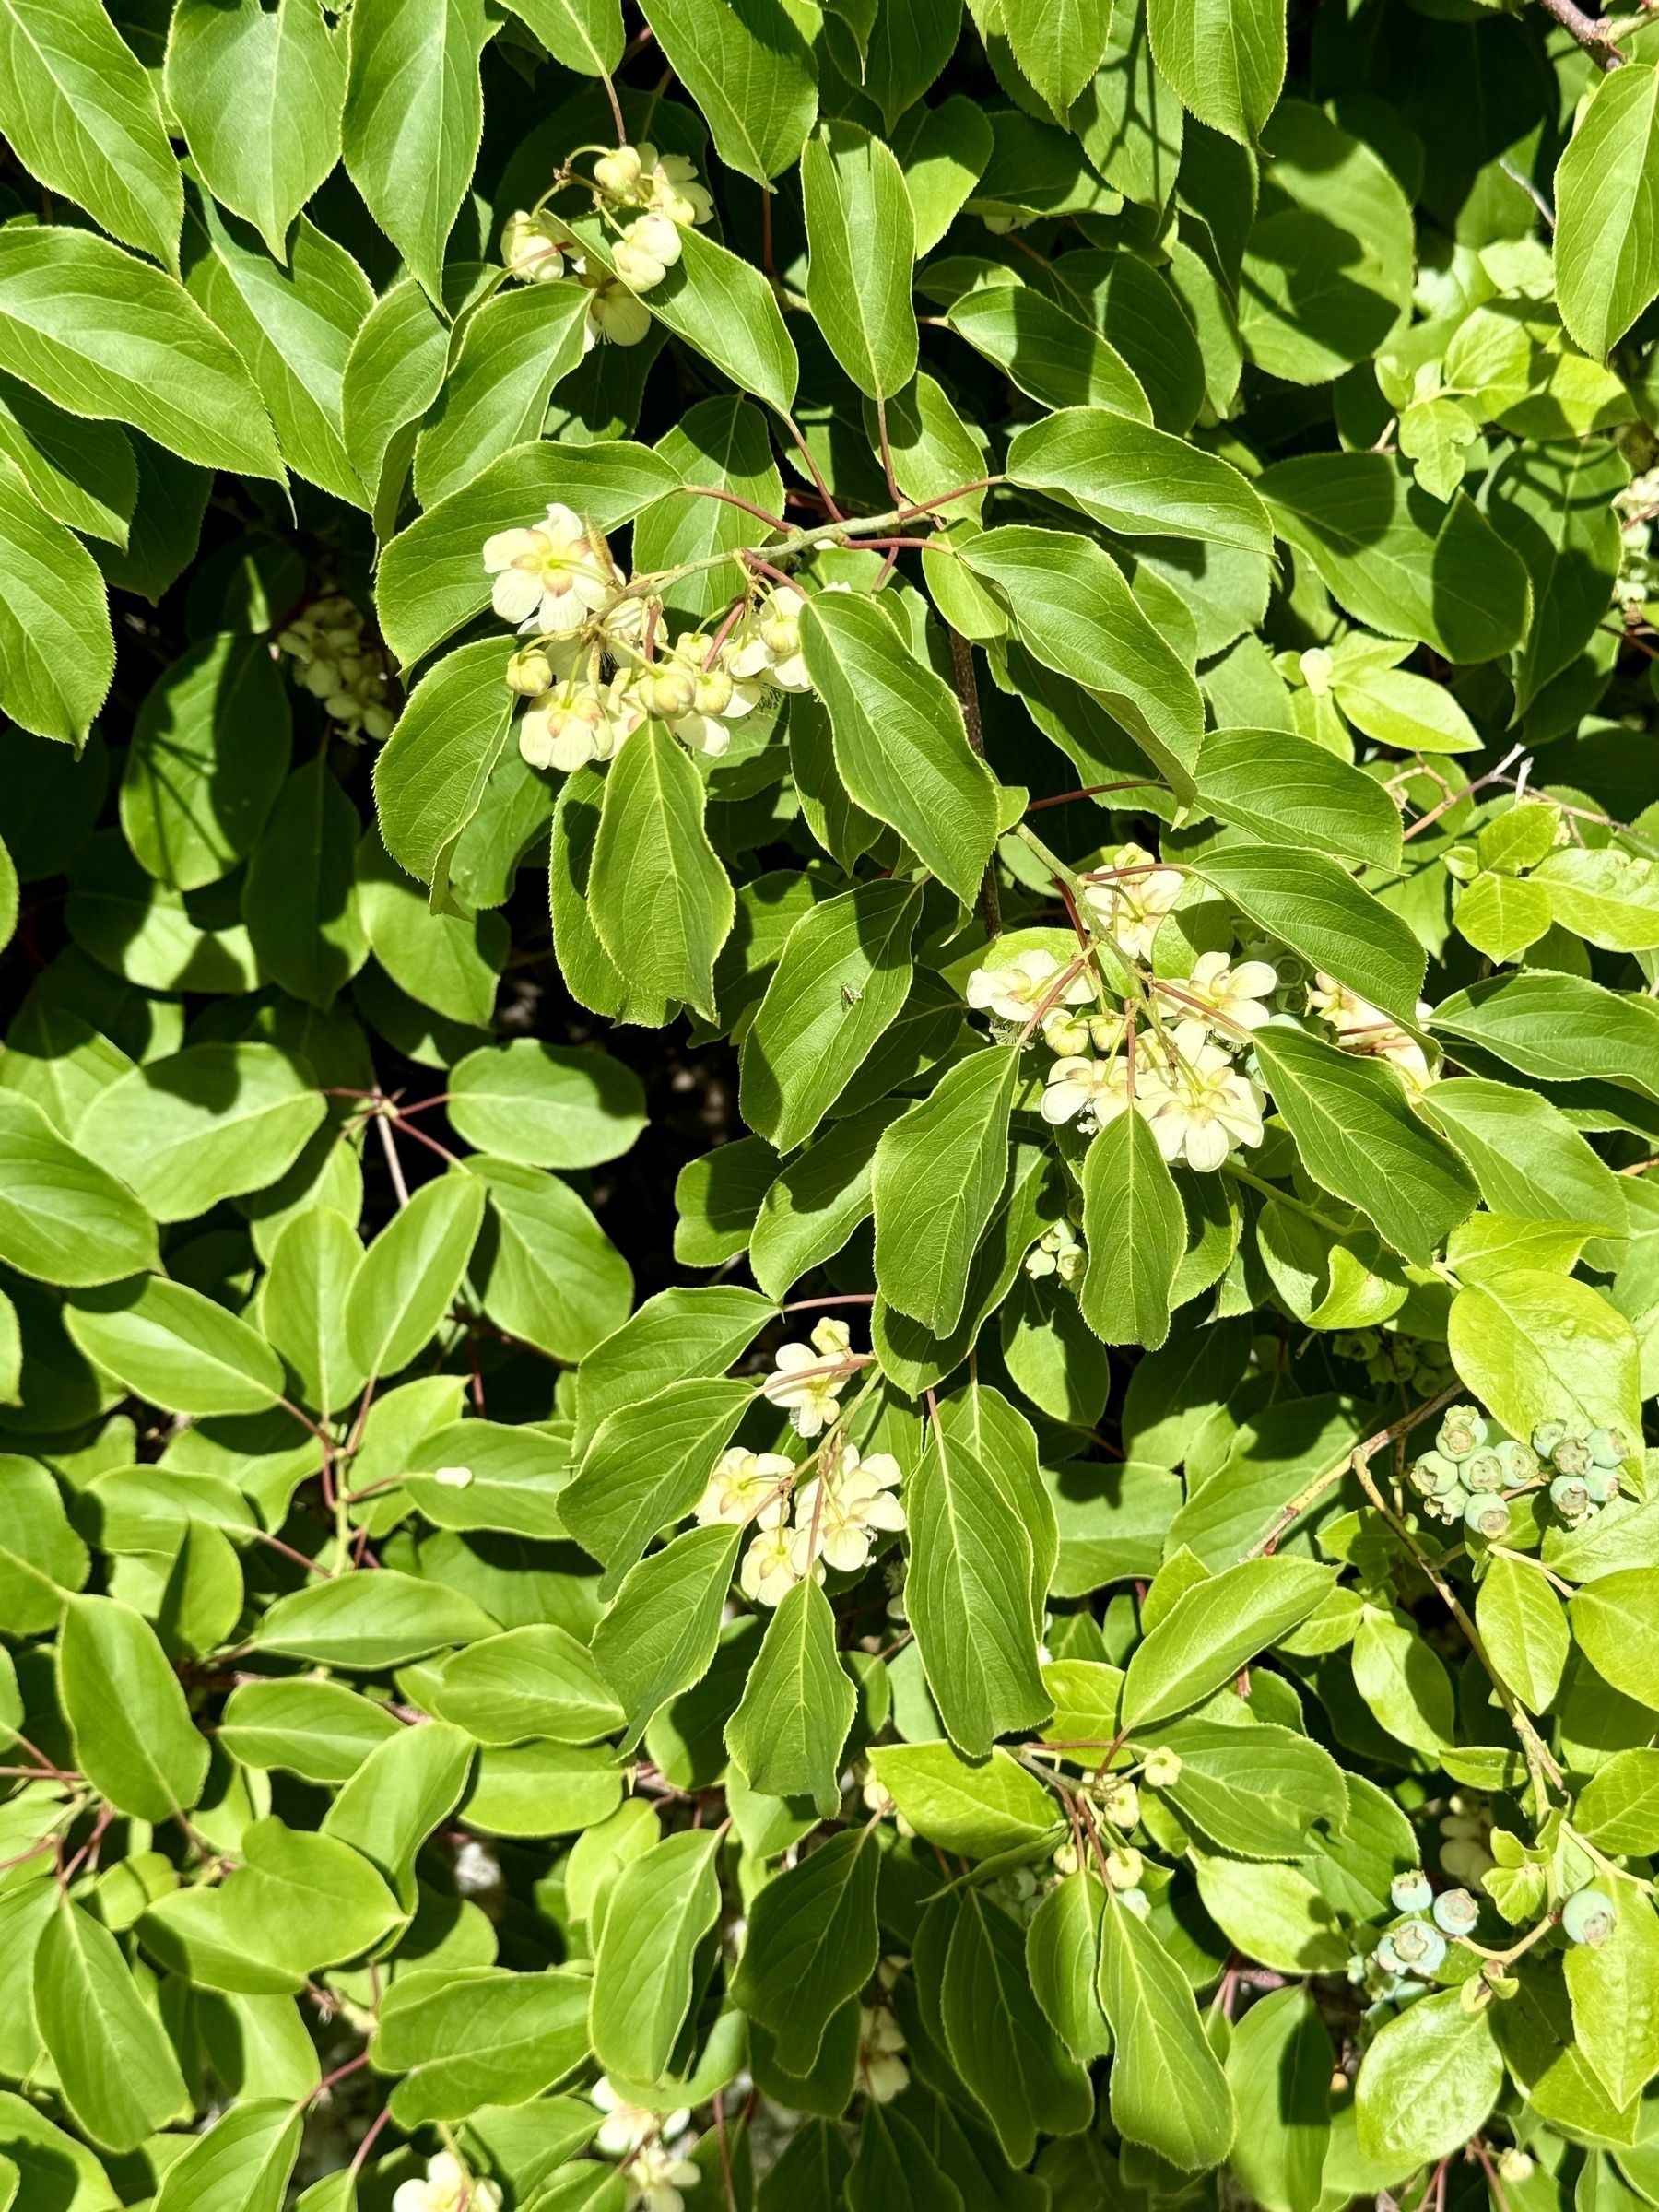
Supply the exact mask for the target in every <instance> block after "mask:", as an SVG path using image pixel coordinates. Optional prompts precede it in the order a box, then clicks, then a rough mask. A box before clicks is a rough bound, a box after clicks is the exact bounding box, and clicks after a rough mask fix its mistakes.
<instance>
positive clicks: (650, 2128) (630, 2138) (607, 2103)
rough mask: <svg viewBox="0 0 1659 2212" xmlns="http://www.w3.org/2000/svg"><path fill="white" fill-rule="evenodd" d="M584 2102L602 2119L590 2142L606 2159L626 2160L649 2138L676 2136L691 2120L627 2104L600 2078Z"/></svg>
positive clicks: (682, 2114)
mask: <svg viewBox="0 0 1659 2212" xmlns="http://www.w3.org/2000/svg"><path fill="white" fill-rule="evenodd" d="M588 2100H589V2102H590V2103H593V2104H596V2105H597V2106H598V2107H599V2110H600V2111H601V2112H603V2113H605V2115H606V2119H605V2122H604V2124H603V2125H602V2126H601V2128H600V2130H599V2133H598V2134H597V2135H596V2136H594V2144H595V2146H596V2147H598V2148H599V2149H600V2150H602V2151H604V2153H605V2155H606V2158H607V2159H620V2158H626V2157H627V2156H628V2155H629V2152H630V2151H636V2150H638V2149H639V2147H640V2146H641V2144H642V2143H648V2142H649V2141H650V2140H651V2138H652V2136H658V2135H662V2136H677V2135H678V2134H679V2132H680V2130H681V2128H683V2127H684V2126H685V2125H686V2124H687V2123H688V2121H689V2119H690V2117H691V2114H690V2112H687V2111H681V2112H664V2113H660V2114H659V2113H656V2112H651V2111H648V2110H647V2108H646V2107H645V2106H643V2105H639V2104H629V2103H628V2102H627V2101H626V2100H625V2099H624V2098H623V2097H622V2096H621V2095H620V2094H619V2093H618V2090H617V2089H616V2088H614V2087H613V2086H612V2084H611V2082H610V2079H609V2077H607V2076H606V2075H604V2074H601V2075H600V2077H599V2078H598V2080H597V2081H596V2082H595V2083H594V2086H593V2088H591V2089H590V2090H589V2091H588Z"/></svg>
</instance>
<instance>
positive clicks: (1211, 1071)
mask: <svg viewBox="0 0 1659 2212" xmlns="http://www.w3.org/2000/svg"><path fill="white" fill-rule="evenodd" d="M1173 1045H1174V1050H1173V1053H1172V1054H1171V1057H1170V1059H1169V1060H1168V1061H1167V1062H1166V1064H1165V1065H1163V1066H1162V1067H1161V1068H1160V1069H1159V1078H1160V1083H1161V1088H1162V1094H1163V1095H1162V1096H1161V1097H1160V1098H1159V1099H1158V1100H1156V1102H1155V1103H1154V1102H1147V1101H1143V1100H1140V1099H1139V1097H1138V1096H1137V1100H1136V1102H1137V1104H1142V1105H1143V1110H1144V1111H1145V1112H1147V1119H1148V1121H1149V1122H1150V1123H1151V1124H1152V1134H1153V1135H1154V1136H1155V1137H1156V1138H1157V1140H1158V1148H1159V1151H1160V1152H1161V1153H1162V1154H1163V1156H1164V1158H1165V1159H1167V1160H1170V1161H1171V1162H1173V1161H1175V1160H1179V1159H1184V1160H1185V1161H1186V1163H1187V1165H1188V1167H1190V1168H1196V1169H1198V1170H1199V1171H1201V1172H1204V1173H1213V1172H1214V1171H1215V1170H1216V1169H1218V1167H1219V1166H1220V1165H1221V1163H1222V1161H1223V1160H1224V1159H1226V1158H1227V1156H1228V1154H1229V1153H1230V1151H1231V1150H1232V1149H1233V1147H1234V1146H1235V1145H1259V1144H1260V1143H1261V1141H1262V1107H1263V1105H1264V1103H1265V1101H1264V1099H1263V1096H1262V1092H1261V1091H1260V1089H1259V1088H1257V1086H1256V1085H1255V1084H1254V1083H1253V1082H1252V1081H1251V1080H1250V1078H1249V1077H1247V1076H1241V1074H1240V1073H1239V1071H1238V1069H1237V1068H1236V1067H1235V1066H1234V1065H1233V1063H1232V1057H1231V1054H1230V1053H1227V1052H1224V1051H1223V1050H1222V1048H1221V1046H1220V1045H1218V1044H1211V1043H1209V1042H1208V1041H1207V1040H1206V1034H1205V1029H1204V1024H1203V1023H1202V1022H1198V1021H1183V1022H1182V1023H1180V1024H1179V1026H1178V1027H1177V1028H1176V1030H1175V1031H1174V1035H1173ZM1136 1090H1137V1093H1138V1091H1139V1084H1138V1081H1137V1084H1136Z"/></svg>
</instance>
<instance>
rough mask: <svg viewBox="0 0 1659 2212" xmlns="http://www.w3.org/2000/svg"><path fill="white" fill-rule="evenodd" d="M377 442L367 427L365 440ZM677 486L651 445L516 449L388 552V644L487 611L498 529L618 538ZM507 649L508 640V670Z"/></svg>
mask: <svg viewBox="0 0 1659 2212" xmlns="http://www.w3.org/2000/svg"><path fill="white" fill-rule="evenodd" d="M3 311H4V280H3V277H0V312H3ZM372 328H373V325H372V324H365V325H364V330H365V331H369V330H371V329H372ZM0 335H3V334H0ZM384 343H385V347H386V349H387V350H391V349H393V348H394V347H398V348H401V347H402V346H403V345H405V344H406V334H405V331H404V330H403V328H402V327H389V328H388V329H387V330H386V332H385V334H384ZM380 351H381V349H380V348H379V347H376V348H374V350H373V354H372V356H371V359H368V360H365V361H364V362H363V364H362V370H363V382H365V383H366V382H368V379H369V376H370V375H371V373H376V374H378V369H379V360H380ZM0 354H3V346H0ZM423 355H424V346H423ZM3 365H4V361H3V359H0V366H3ZM355 377H356V371H353V378H354V380H355ZM347 389H348V390H349V389H350V386H349V385H348V387H347ZM365 404H367V401H366V402H365ZM369 434H370V433H369V431H368V430H367V429H365V431H364V432H363V435H364V436H365V437H367V436H369ZM675 482H676V477H675V472H674V470H673V468H672V467H671V466H670V465H669V464H668V463H667V462H666V461H665V460H663V459H662V458H660V457H659V456H658V455H657V454H656V453H653V452H652V451H651V450H650V448H649V447H648V446H643V445H631V444H629V443H628V442H627V441H625V440H621V439H618V440H617V441H615V442H613V443H609V444H605V445H595V446H572V445H555V444H552V443H547V442H543V441H533V442H532V443H530V444H528V445H521V446H515V447H514V448H513V450H512V452H511V453H503V454H502V455H501V457H500V460H499V461H492V462H491V463H490V464H489V465H488V468H486V469H484V470H482V471H481V472H480V473H479V474H478V475H477V476H476V477H474V478H473V480H472V482H471V483H470V484H468V485H466V486H465V487H464V488H462V489H461V490H460V491H454V492H452V493H451V494H450V496H449V497H448V499H446V500H440V501H439V502H438V504H437V506H436V507H433V508H431V509H429V511H428V512H427V513H425V514H423V515H421V516H419V517H418V519H417V520H416V521H415V522H412V523H411V524H409V526H408V528H407V529H406V530H402V531H400V532H399V533H398V535H396V536H395V537H394V539H393V540H392V542H391V544H390V545H389V546H387V547H386V549H385V552H384V554H383V555H382V559H381V564H380V569H379V571H378V574H377V576H376V580H375V605H376V606H377V607H378V608H379V610H380V620H381V629H382V632H383V633H384V636H385V640H386V643H387V644H388V645H389V646H390V647H391V649H392V651H393V653H395V654H396V656H397V658H398V659H399V660H400V661H401V662H402V663H403V664H404V665H405V666H406V667H407V666H409V665H410V664H411V663H413V662H415V661H418V660H423V659H424V658H425V657H426V655H427V654H428V653H430V652H431V650H432V648H433V646H435V645H441V643H442V642H443V641H444V639H445V638H447V637H449V636H451V635H452V634H453V632H454V631H455V630H457V629H460V628H461V627H462V625H463V624H464V623H466V622H470V621H471V620H472V618H473V617H474V616H475V615H477V614H480V613H482V612H483V610H484V608H485V607H487V606H488V605H489V590H490V582H489V577H488V573H487V572H486V571H485V567H484V541H485V539H486V538H487V537H489V536H491V535H493V534H494V533H495V532H496V531H498V530H508V529H515V528H528V527H529V526H530V525H531V524H535V523H539V522H542V521H544V520H545V519H546V516H547V508H548V505H549V504H550V503H552V502H556V501H557V502H559V503H560V504H562V505H564V506H567V507H571V508H573V509H574V511H575V512H577V513H578V514H580V515H583V516H585V517H586V518H587V520H588V521H589V522H590V523H592V524H593V525H594V528H595V529H596V530H614V529H615V528H616V527H617V525H618V524H620V523H625V522H627V521H628V520H629V517H630V516H631V515H634V514H637V513H638V512H639V511H640V509H641V507H644V506H648V505H649V504H650V503H651V501H652V500H660V499H661V498H662V497H663V496H664V494H665V493H666V492H668V491H671V490H672V489H673V488H674V485H675ZM506 648H507V640H506V639H505V638H504V637H503V638H502V640H501V665H502V666H503V667H505V665H506V663H507V657H508V655H507V650H506Z"/></svg>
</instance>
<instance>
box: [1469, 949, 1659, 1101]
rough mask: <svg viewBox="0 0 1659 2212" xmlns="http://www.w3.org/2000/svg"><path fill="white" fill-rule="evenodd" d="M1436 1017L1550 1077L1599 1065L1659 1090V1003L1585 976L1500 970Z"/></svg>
mask: <svg viewBox="0 0 1659 2212" xmlns="http://www.w3.org/2000/svg"><path fill="white" fill-rule="evenodd" d="M1430 1027H1431V1028H1433V1029H1437V1030H1444V1031H1446V1033H1447V1034H1448V1035H1450V1036H1453V1037H1464V1038H1467V1039H1468V1041H1470V1042H1471V1043H1472V1044H1476V1045H1479V1046H1483V1047H1484V1048H1485V1049H1486V1050H1487V1051H1488V1052H1489V1053H1496V1054H1497V1055H1498V1057H1499V1058H1500V1060H1503V1061H1507V1063H1508V1064H1509V1065H1510V1066H1511V1067H1517V1068H1519V1069H1520V1070H1521V1072H1522V1074H1523V1075H1527V1076H1536V1077H1540V1078H1541V1079H1542V1080H1543V1081H1545V1082H1547V1083H1571V1082H1575V1081H1580V1080H1582V1079H1583V1077H1586V1076H1587V1075H1588V1074H1589V1073H1590V1072H1591V1071H1592V1070H1593V1069H1594V1073H1595V1074H1596V1075H1597V1076H1599V1077H1602V1078H1603V1079H1604V1080H1605V1081H1607V1082H1612V1083H1624V1084H1629V1085H1630V1086H1631V1087H1632V1088H1635V1089H1637V1090H1641V1091H1645V1092H1646V1093H1647V1094H1648V1096H1649V1097H1651V1098H1659V1006H1654V1005H1653V1003H1652V1001H1651V1000H1649V999H1646V998H1641V997H1630V996H1621V995H1620V994H1618V993H1617V992H1613V991H1608V990H1606V989H1605V988H1604V986H1603V985H1602V984H1600V983H1593V982H1590V981H1589V979H1588V978H1587V977H1584V976H1579V975H1559V974H1555V973H1551V972H1550V971H1546V970H1538V971H1533V972H1529V973H1527V974H1524V975H1506V976H1493V977H1491V978H1490V979H1489V980H1488V982H1484V983H1477V984H1475V985H1474V986H1473V988H1472V989H1470V990H1467V991H1454V992H1453V994H1451V996H1450V997H1449V998H1443V999H1441V1002H1440V1004H1439V1006H1436V1007H1435V1009H1434V1012H1433V1014H1432V1015H1431V1016H1430Z"/></svg>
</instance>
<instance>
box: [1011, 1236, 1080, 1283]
mask: <svg viewBox="0 0 1659 2212" xmlns="http://www.w3.org/2000/svg"><path fill="white" fill-rule="evenodd" d="M1087 1256H1088V1255H1087V1254H1086V1253H1085V1252H1084V1250H1083V1247H1082V1245H1081V1244H1079V1243H1078V1241H1077V1231H1076V1230H1074V1229H1073V1227H1072V1225H1071V1223H1070V1222H1069V1221H1056V1222H1055V1224H1054V1226H1053V1229H1051V1230H1045V1231H1044V1233H1043V1234H1042V1236H1041V1237H1040V1238H1039V1239H1038V1241H1037V1242H1036V1243H1035V1244H1033V1245H1032V1247H1031V1249H1030V1252H1028V1253H1026V1258H1025V1271H1026V1273H1027V1274H1028V1275H1029V1276H1030V1278H1031V1280H1032V1281H1033V1282H1040V1281H1041V1279H1042V1277H1044V1276H1045V1275H1058V1276H1059V1277H1060V1280H1061V1281H1062V1282H1063V1283H1069V1282H1070V1281H1071V1279H1072V1277H1073V1276H1075V1275H1076V1274H1077V1271H1078V1269H1079V1268H1080V1267H1081V1266H1082V1265H1083V1262H1084V1260H1085V1259H1086V1257H1087Z"/></svg>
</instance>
